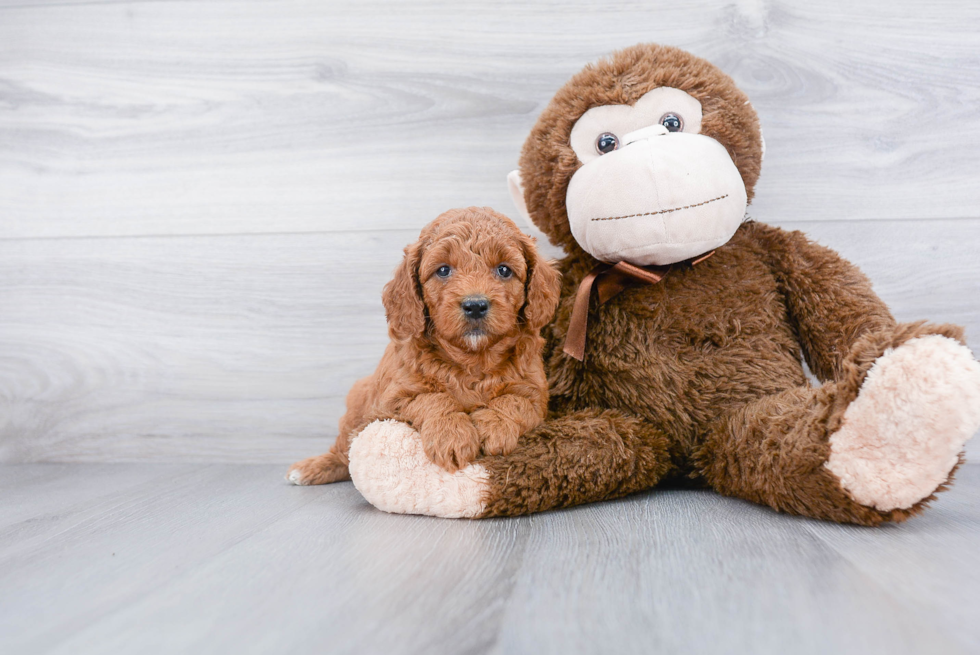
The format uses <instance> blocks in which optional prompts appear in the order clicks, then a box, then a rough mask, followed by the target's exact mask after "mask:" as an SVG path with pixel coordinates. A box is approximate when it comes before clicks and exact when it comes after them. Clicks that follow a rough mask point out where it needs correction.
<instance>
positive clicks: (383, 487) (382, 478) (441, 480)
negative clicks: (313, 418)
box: [350, 420, 489, 518]
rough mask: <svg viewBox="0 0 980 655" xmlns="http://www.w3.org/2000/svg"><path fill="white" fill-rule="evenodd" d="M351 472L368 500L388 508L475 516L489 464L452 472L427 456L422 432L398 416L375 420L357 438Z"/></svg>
mask: <svg viewBox="0 0 980 655" xmlns="http://www.w3.org/2000/svg"><path fill="white" fill-rule="evenodd" d="M350 475H351V479H352V480H353V481H354V486H355V487H357V490H358V491H360V492H361V494H362V495H363V496H364V497H365V498H366V499H367V501H368V502H369V503H371V504H372V505H374V506H375V507H377V508H378V509H380V510H384V511H385V512H392V513H395V514H425V515H428V516H441V517H443V518H473V517H476V516H479V515H480V514H482V513H483V512H484V509H485V507H486V505H485V502H484V500H483V497H484V493H485V492H486V490H487V489H488V488H489V484H488V482H487V480H488V476H487V472H486V469H484V468H483V467H482V466H480V465H479V464H470V465H469V466H467V467H466V468H464V469H461V470H459V471H457V472H456V473H449V472H448V471H446V470H445V469H443V468H441V467H439V466H437V465H435V464H433V463H432V462H431V461H429V458H428V457H426V455H425V451H424V450H423V449H422V442H421V440H420V439H419V435H418V432H416V431H415V430H414V429H413V428H412V427H410V426H409V425H407V424H405V423H401V422H399V421H390V420H389V421H375V422H374V423H371V424H370V425H368V426H367V427H366V428H364V430H362V431H361V433H360V434H359V435H357V437H355V438H354V441H353V443H351V447H350Z"/></svg>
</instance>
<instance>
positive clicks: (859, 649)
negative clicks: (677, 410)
mask: <svg viewBox="0 0 980 655" xmlns="http://www.w3.org/2000/svg"><path fill="white" fill-rule="evenodd" d="M282 472H283V471H282V467H276V466H242V465H226V466H215V465H177V467H175V466H173V465H171V466H161V465H150V464H130V465H90V464H70V465H43V464H41V465H37V464H35V465H6V466H0V481H3V480H5V479H13V478H15V477H16V478H18V479H20V480H21V484H20V485H19V490H20V494H21V496H20V498H19V499H18V502H17V506H16V507H14V506H13V505H12V504H10V503H6V502H4V503H0V525H3V526H5V527H4V528H2V529H0V535H2V536H3V537H4V539H3V540H2V541H0V628H2V629H0V651H2V652H5V653H6V652H11V653H14V652H30V653H37V654H39V655H41V654H49V653H66V654H68V653H70V654H72V655H87V654H91V653H118V652H139V653H148V654H152V653H174V652H185V653H191V652H193V653H228V652H241V653H266V652H270V651H276V652H280V651H282V652H329V653H382V652H383V653H392V654H400V653H571V654H577V653H610V652H615V653H624V654H631V653H651V652H696V653H705V654H711V653H763V654H769V653H772V654H779V655H782V654H784V653H790V652H791V653H801V654H804V655H806V654H810V653H813V654H818V653H819V654H823V653H828V652H833V653H840V654H841V655H850V654H856V655H868V654H869V653H893V654H897V655H903V654H906V653H938V652H942V653H949V654H953V655H955V654H959V653H969V652H975V651H976V645H977V643H978V640H980V626H978V625H977V623H976V621H974V620H972V618H973V617H975V616H976V614H977V612H978V611H980V601H978V598H977V595H976V593H975V592H976V585H977V583H978V582H980V580H977V571H980V567H978V566H977V564H978V555H977V552H976V548H975V544H976V540H977V537H978V530H980V514H978V509H977V508H978V507H980V467H977V466H975V465H967V466H966V467H964V468H963V471H962V474H961V476H960V481H959V483H958V484H957V485H956V486H955V487H954V488H953V489H952V490H951V491H950V492H948V493H946V494H944V495H943V496H942V497H941V498H940V500H939V501H938V502H937V503H936V506H935V507H934V508H933V509H932V510H931V511H930V512H929V513H927V514H926V515H925V516H923V517H920V518H916V519H912V520H911V521H910V522H908V523H906V524H903V525H900V526H890V527H887V528H878V529H868V528H858V527H849V526H839V525H834V524H824V523H820V522H816V521H810V520H805V519H798V518H793V517H788V516H785V515H779V514H776V513H774V512H772V511H770V510H767V509H764V508H761V507H757V506H754V505H751V504H749V503H745V502H742V501H737V500H732V499H727V498H723V497H721V496H718V495H716V494H713V493H710V492H703V491H679V490H673V491H660V492H653V493H647V494H639V495H636V496H633V497H630V498H626V499H623V500H620V501H616V502H610V503H599V504H595V505H590V506H586V507H579V508H574V509H570V510H565V511H560V512H551V513H546V514H541V515H537V516H533V517H525V518H520V519H496V520H487V521H465V520H461V521H447V520H440V519H431V518H426V517H410V516H395V515H388V514H383V513H381V512H378V511H377V510H374V509H373V508H371V507H370V506H369V505H367V504H366V503H365V501H364V500H363V499H362V498H361V497H360V495H359V494H358V493H357V492H356V490H355V489H354V488H353V486H352V485H351V484H349V483H339V484H335V485H328V486H325V487H316V488H297V487H291V486H289V485H287V484H286V483H285V482H284V481H283V480H282ZM62 476H63V477H64V480H65V481H64V483H63V484H60V485H59V484H58V482H59V480H58V478H59V477H62ZM140 477H142V478H144V479H145V483H143V484H139V483H135V484H134V482H136V480H137V479H138V478H140ZM74 487H79V488H82V489H86V490H87V491H86V492H85V493H84V494H83V495H82V496H75V495H74V493H73V491H72V489H73V488H74ZM99 487H101V493H97V489H98V488H99ZM12 519H13V520H12Z"/></svg>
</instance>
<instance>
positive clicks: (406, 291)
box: [381, 242, 425, 341]
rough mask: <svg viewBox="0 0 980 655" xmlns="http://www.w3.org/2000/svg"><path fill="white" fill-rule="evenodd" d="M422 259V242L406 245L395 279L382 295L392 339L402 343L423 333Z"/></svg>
mask: <svg viewBox="0 0 980 655" xmlns="http://www.w3.org/2000/svg"><path fill="white" fill-rule="evenodd" d="M421 259H422V244H421V242H418V243H413V244H412V245H410V246H406V247H405V257H404V259H402V262H401V264H399V265H398V268H396V269H395V276H394V277H393V278H392V279H391V281H390V282H389V283H388V284H386V285H385V288H384V291H383V292H382V293H381V302H382V303H384V306H385V316H386V317H387V318H388V333H389V335H390V336H391V338H392V339H396V340H399V341H405V340H407V339H411V338H413V337H416V336H420V335H421V334H422V333H423V332H424V331H425V305H424V304H423V302H422V296H421V289H419V262H420V260H421Z"/></svg>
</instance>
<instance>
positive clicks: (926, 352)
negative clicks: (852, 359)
mask: <svg viewBox="0 0 980 655" xmlns="http://www.w3.org/2000/svg"><path fill="white" fill-rule="evenodd" d="M978 428H980V363H977V361H976V360H975V359H974V358H973V355H972V353H971V352H970V350H969V349H968V348H967V347H966V346H963V345H961V344H960V343H958V342H956V341H954V340H952V339H949V338H947V337H943V336H938V335H931V336H926V337H919V338H916V339H912V340H910V341H907V342H906V343H904V344H902V345H901V346H899V347H898V348H895V349H894V350H887V351H885V353H884V354H883V355H882V356H881V357H879V358H878V359H877V360H876V361H875V363H874V365H873V366H872V367H871V369H870V371H868V375H867V377H866V378H865V380H864V384H863V385H862V386H861V391H860V393H859V394H858V397H857V398H855V399H854V401H853V402H852V403H851V404H850V406H849V407H848V408H847V410H846V411H845V412H844V420H843V423H842V425H841V428H840V429H839V430H838V431H837V432H835V433H834V434H833V435H831V437H830V452H831V454H830V458H829V460H828V461H827V463H826V465H825V466H826V467H827V468H828V469H830V471H831V472H832V473H833V474H834V475H836V476H837V478H838V479H839V480H840V482H841V486H842V487H843V488H844V490H845V491H847V492H848V494H850V496H851V498H853V499H854V500H855V501H857V502H858V503H861V504H862V505H865V506H867V507H874V508H876V509H878V510H880V511H883V512H887V511H891V510H893V509H906V508H909V507H912V506H913V505H914V504H916V503H917V502H919V501H920V500H922V499H923V498H926V497H928V496H929V495H930V494H932V493H933V492H934V491H936V489H937V488H938V487H939V486H940V485H941V484H943V483H944V482H946V481H947V479H948V478H949V474H950V471H952V470H953V467H954V466H956V463H957V461H958V459H959V453H960V451H961V450H962V448H963V445H964V444H965V443H966V442H967V441H968V440H969V439H970V437H972V436H973V434H974V433H975V432H976V431H977V429H978Z"/></svg>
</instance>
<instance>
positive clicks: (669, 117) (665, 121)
mask: <svg viewBox="0 0 980 655" xmlns="http://www.w3.org/2000/svg"><path fill="white" fill-rule="evenodd" d="M660 124H661V125H663V126H664V127H666V128H667V131H668V132H680V131H681V130H683V129H684V121H683V120H681V117H680V116H678V115H677V114H664V117H663V118H661V119H660Z"/></svg>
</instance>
